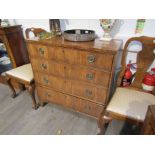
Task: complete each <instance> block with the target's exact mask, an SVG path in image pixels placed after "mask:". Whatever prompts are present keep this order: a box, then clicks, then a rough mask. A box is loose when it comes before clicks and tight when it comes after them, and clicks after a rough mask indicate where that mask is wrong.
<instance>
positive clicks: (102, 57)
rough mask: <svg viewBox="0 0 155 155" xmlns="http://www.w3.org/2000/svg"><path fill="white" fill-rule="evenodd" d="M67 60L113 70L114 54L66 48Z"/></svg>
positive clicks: (71, 62)
mask: <svg viewBox="0 0 155 155" xmlns="http://www.w3.org/2000/svg"><path fill="white" fill-rule="evenodd" d="M64 51H65V61H66V62H67V63H70V64H79V65H85V66H91V67H96V68H101V69H105V70H108V71H111V68H112V64H113V57H114V56H113V55H112V54H110V53H108V52H105V53H103V54H99V53H95V52H87V51H82V50H75V49H69V48H64Z"/></svg>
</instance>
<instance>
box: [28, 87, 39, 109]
mask: <svg viewBox="0 0 155 155" xmlns="http://www.w3.org/2000/svg"><path fill="white" fill-rule="evenodd" d="M25 87H26V89H27V91H28V92H29V94H30V96H31V98H32V108H34V109H35V110H36V109H37V108H38V107H39V105H38V104H37V103H36V99H35V85H34V84H32V85H26V86H25Z"/></svg>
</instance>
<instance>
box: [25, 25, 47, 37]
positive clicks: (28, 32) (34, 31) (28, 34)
mask: <svg viewBox="0 0 155 155" xmlns="http://www.w3.org/2000/svg"><path fill="white" fill-rule="evenodd" d="M30 32H32V33H33V34H34V36H35V37H37V36H38V35H39V34H41V33H46V32H47V31H46V30H44V29H42V28H34V27H31V28H27V29H26V30H25V35H26V38H27V39H29V38H30Z"/></svg>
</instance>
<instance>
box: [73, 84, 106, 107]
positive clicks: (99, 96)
mask: <svg viewBox="0 0 155 155" xmlns="http://www.w3.org/2000/svg"><path fill="white" fill-rule="evenodd" d="M71 85H72V91H71V93H72V95H76V96H79V97H84V98H87V99H90V100H93V101H96V102H99V103H100V104H105V100H106V94H107V90H106V89H105V88H103V87H100V86H92V85H88V84H84V83H81V82H78V81H72V82H71Z"/></svg>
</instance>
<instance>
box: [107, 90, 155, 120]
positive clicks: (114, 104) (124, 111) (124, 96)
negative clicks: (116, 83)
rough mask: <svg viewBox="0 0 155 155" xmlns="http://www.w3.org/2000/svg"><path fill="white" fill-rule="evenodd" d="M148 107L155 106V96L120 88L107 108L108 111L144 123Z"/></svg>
mask: <svg viewBox="0 0 155 155" xmlns="http://www.w3.org/2000/svg"><path fill="white" fill-rule="evenodd" d="M148 105H155V96H154V95H152V94H149V93H145V92H140V91H136V90H131V89H127V88H121V87H118V88H117V89H116V91H115V93H114V95H113V97H112V99H111V101H110V103H109V104H108V106H107V111H110V112H114V113H118V114H120V115H123V116H127V117H129V118H133V119H137V120H139V121H144V119H145V115H146V112H147V108H148Z"/></svg>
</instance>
